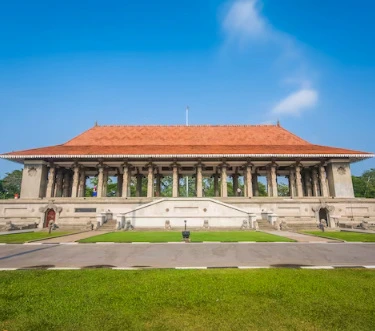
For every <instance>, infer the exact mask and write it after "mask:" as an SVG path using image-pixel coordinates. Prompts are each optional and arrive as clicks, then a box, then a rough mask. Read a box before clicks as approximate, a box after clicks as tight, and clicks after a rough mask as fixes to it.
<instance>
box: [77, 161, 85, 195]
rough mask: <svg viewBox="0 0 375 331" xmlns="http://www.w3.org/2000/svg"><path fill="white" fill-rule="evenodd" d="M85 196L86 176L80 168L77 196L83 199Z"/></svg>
mask: <svg viewBox="0 0 375 331" xmlns="http://www.w3.org/2000/svg"><path fill="white" fill-rule="evenodd" d="M85 195H86V174H85V169H84V168H81V172H80V175H79V184H78V196H79V197H81V198H82V197H84V196H85Z"/></svg>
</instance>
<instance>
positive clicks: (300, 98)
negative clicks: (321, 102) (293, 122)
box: [272, 88, 319, 115]
mask: <svg viewBox="0 0 375 331" xmlns="http://www.w3.org/2000/svg"><path fill="white" fill-rule="evenodd" d="M318 97H319V96H318V92H317V91H316V90H314V89H307V88H303V89H300V90H299V91H296V92H293V93H291V94H289V95H288V96H287V97H286V98H284V99H283V100H281V101H280V102H279V103H278V104H277V105H276V106H275V107H274V108H273V109H272V114H275V115H276V114H277V115H300V114H301V113H302V112H303V111H304V110H306V109H309V108H312V107H314V106H315V105H316V103H317V102H318Z"/></svg>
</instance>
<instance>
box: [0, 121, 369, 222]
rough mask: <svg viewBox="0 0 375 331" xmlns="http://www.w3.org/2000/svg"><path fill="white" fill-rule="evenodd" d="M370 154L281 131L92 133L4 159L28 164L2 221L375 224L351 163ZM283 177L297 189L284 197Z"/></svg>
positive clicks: (101, 129)
mask: <svg viewBox="0 0 375 331" xmlns="http://www.w3.org/2000/svg"><path fill="white" fill-rule="evenodd" d="M372 156H373V155H372V154H370V153H364V152H358V151H352V150H347V149H341V148H333V147H326V146H318V145H313V144H310V143H308V142H306V141H305V140H303V139H301V138H299V137H297V136H295V135H293V134H292V133H290V132H289V131H287V130H285V129H284V128H282V127H280V126H279V125H259V126H250V125H238V126H94V127H93V128H91V129H89V130H88V131H86V132H84V133H82V134H81V135H79V136H77V137H75V138H73V139H72V140H70V141H68V142H67V143H65V144H63V145H57V146H51V147H45V148H37V149H32V150H26V151H20V152H12V153H6V154H2V155H0V157H2V158H5V159H9V160H12V161H16V162H20V163H23V164H24V170H23V178H22V188H21V194H20V199H19V200H14V201H9V200H8V201H4V202H1V203H0V224H1V223H4V222H6V221H13V222H16V223H17V222H18V223H30V222H36V223H38V224H39V226H40V227H42V226H46V225H47V224H48V221H49V220H48V217H51V218H52V215H53V214H54V215H53V218H54V219H55V221H56V222H57V223H60V225H62V226H63V225H70V226H71V225H77V226H78V225H79V226H82V225H83V224H87V223H88V222H93V223H96V220H97V219H98V215H100V214H101V213H104V212H108V210H109V211H110V212H111V214H113V217H114V218H116V217H117V218H118V219H119V220H120V219H123V221H125V222H126V220H127V219H128V220H129V221H128V222H130V223H132V224H133V225H136V224H138V225H140V224H142V226H143V227H160V226H164V225H165V224H167V225H168V224H171V225H172V226H181V225H182V220H183V219H188V220H191V224H194V226H197V227H199V225H200V224H201V225H202V226H203V225H204V224H206V226H207V224H208V223H209V224H210V226H213V227H215V226H226V227H232V226H233V227H237V226H238V224H240V223H241V220H245V219H246V217H245V216H246V213H248V216H249V217H250V216H251V217H252V218H253V219H260V218H261V217H262V213H265V212H268V213H274V214H276V215H277V216H278V217H279V219H282V220H284V221H285V222H287V223H290V224H292V223H304V222H305V223H306V222H310V223H311V222H316V220H317V219H319V218H321V217H323V218H326V219H327V221H329V222H330V225H331V226H334V222H333V221H332V219H335V222H336V223H337V222H339V221H340V220H341V222H343V221H350V220H351V221H356V222H358V221H360V220H361V219H369V220H371V219H372V218H374V219H375V209H374V208H375V204H374V203H373V201H372V200H369V199H355V198H354V193H353V185H352V179H351V172H350V163H352V162H356V161H359V160H362V159H364V158H368V157H372ZM166 176H168V177H170V179H171V180H170V181H169V182H168V183H169V185H170V186H171V187H170V188H169V190H165V187H164V186H163V185H165V182H163V178H165V177H166ZM88 177H91V178H92V177H95V182H97V185H96V194H95V195H96V196H95V197H94V196H90V197H87V196H86V183H87V178H88ZM109 177H112V178H113V177H116V180H115V182H117V188H116V190H115V192H114V195H115V196H114V197H108V196H107V185H108V179H109ZM181 177H183V178H186V177H190V178H194V182H195V184H194V185H193V187H192V188H190V190H191V189H193V191H194V196H195V197H194V198H185V197H183V196H181V190H180V188H179V185H180V182H181ZM208 179H210V180H208ZM280 180H282V182H283V183H287V185H288V188H289V189H288V192H287V193H285V192H283V196H279V195H280V192H279V189H278V188H279V185H278V182H279V181H280ZM145 182H147V184H146V187H147V189H145ZM228 182H230V185H229V187H230V192H229V193H230V194H228ZM259 182H262V183H265V185H266V195H267V196H266V197H264V196H261V195H262V194H261V193H262V192H260V188H259ZM208 183H209V184H210V185H212V187H210V188H208V187H207V185H208ZM132 185H133V186H134V187H135V189H133V190H131V186H132ZM142 187H143V190H142ZM208 190H209V191H210V192H212V193H211V196H207V192H208ZM166 191H168V192H169V193H168V196H163V195H164V193H165V192H166ZM263 193H264V192H263ZM190 195H191V192H190ZM184 196H185V194H184ZM163 208H164V209H165V210H164V211H163ZM162 211H163V212H162ZM241 212H242V213H243V214H241ZM48 213H49V214H48ZM237 213H240V214H241V215H237ZM235 214H236V215H235ZM48 215H50V216H48ZM153 215H157V216H153ZM254 215H255V216H254ZM237 216H238V217H237ZM236 217H237V218H238V219H237V218H236ZM244 217H245V218H244ZM99 218H100V217H99ZM137 219H138V220H140V219H142V222H140V221H138V223H137ZM231 219H232V221H231ZM235 219H236V221H234V220H235ZM119 222H120V223H121V221H119ZM249 224H250V226H251V223H249Z"/></svg>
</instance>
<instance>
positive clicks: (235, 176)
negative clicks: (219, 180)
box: [232, 174, 238, 196]
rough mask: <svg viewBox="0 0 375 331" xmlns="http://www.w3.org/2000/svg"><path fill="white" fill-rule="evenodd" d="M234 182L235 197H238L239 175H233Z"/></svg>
mask: <svg viewBox="0 0 375 331" xmlns="http://www.w3.org/2000/svg"><path fill="white" fill-rule="evenodd" d="M232 180H233V195H234V196H237V189H238V174H233V175H232Z"/></svg>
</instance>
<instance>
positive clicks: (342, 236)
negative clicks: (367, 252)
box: [304, 231, 375, 242]
mask: <svg viewBox="0 0 375 331" xmlns="http://www.w3.org/2000/svg"><path fill="white" fill-rule="evenodd" d="M304 233H307V234H313V235H315V236H319V237H325V238H332V239H339V240H345V241H359V242H375V234H373V233H359V232H333V231H332V232H322V231H304Z"/></svg>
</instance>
